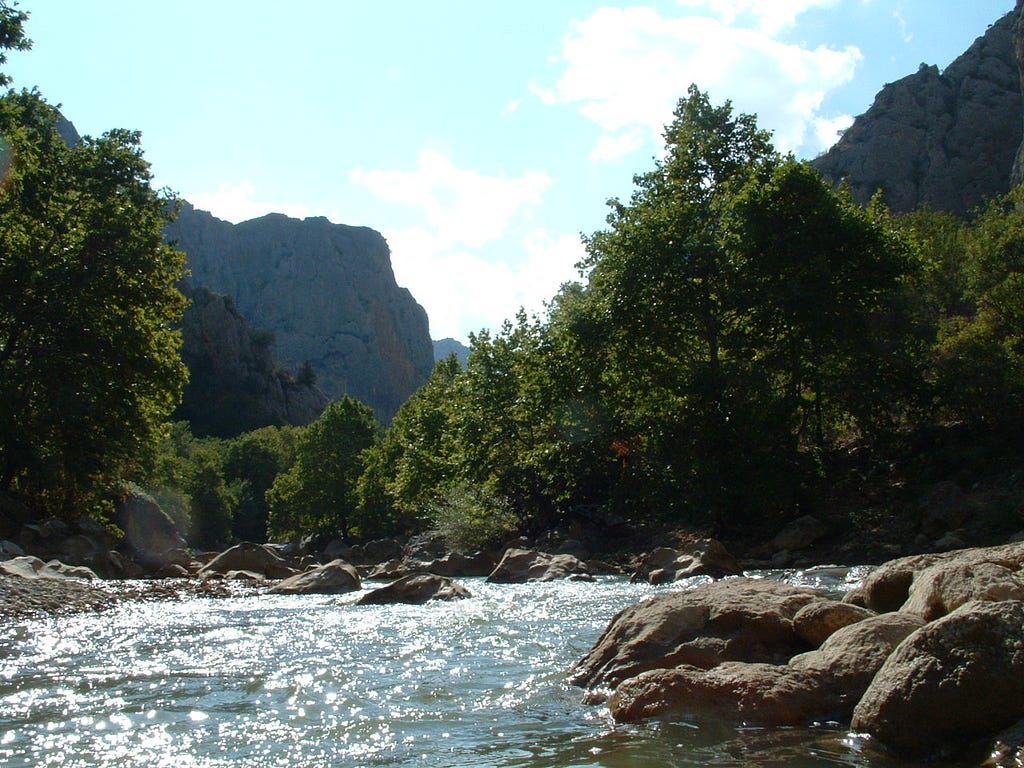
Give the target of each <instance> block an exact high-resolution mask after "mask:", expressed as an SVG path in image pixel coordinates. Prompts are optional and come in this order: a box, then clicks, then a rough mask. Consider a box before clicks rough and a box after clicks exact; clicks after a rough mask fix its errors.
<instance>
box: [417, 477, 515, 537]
mask: <svg viewBox="0 0 1024 768" xmlns="http://www.w3.org/2000/svg"><path fill="white" fill-rule="evenodd" d="M429 514H430V517H431V518H432V520H433V521H434V529H435V530H437V531H438V532H439V533H440V534H441V535H442V536H443V537H444V540H445V543H446V544H447V545H448V547H449V548H451V549H452V550H453V551H457V552H468V551H472V550H477V549H487V548H489V547H493V546H496V545H500V544H501V543H502V541H503V540H506V539H508V538H509V537H510V536H511V535H512V533H513V532H514V531H516V530H517V527H518V523H519V521H518V518H517V517H516V515H515V513H514V512H513V511H512V507H511V505H510V504H509V502H508V500H507V499H504V498H501V497H499V496H498V495H497V494H495V493H494V492H492V491H489V490H488V489H486V488H483V487H481V486H472V485H469V484H468V483H465V482H460V483H457V484H455V485H451V486H449V487H448V488H446V489H445V491H444V492H443V493H442V494H440V495H439V496H438V497H437V499H436V500H435V501H434V502H433V503H432V504H431V505H430V509H429Z"/></svg>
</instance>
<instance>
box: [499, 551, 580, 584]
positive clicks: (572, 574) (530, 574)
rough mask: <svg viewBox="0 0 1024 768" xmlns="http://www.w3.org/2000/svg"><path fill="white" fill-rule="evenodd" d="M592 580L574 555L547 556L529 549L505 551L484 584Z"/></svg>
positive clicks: (544, 553)
mask: <svg viewBox="0 0 1024 768" xmlns="http://www.w3.org/2000/svg"><path fill="white" fill-rule="evenodd" d="M569 578H592V577H590V572H589V571H588V570H587V564H586V563H584V562H583V561H582V560H580V559H579V558H577V557H575V556H573V555H549V554H547V553H546V552H537V551H536V550H532V549H515V548H512V549H507V550H505V554H504V555H502V558H501V560H500V562H499V563H498V564H497V565H496V566H495V567H494V570H493V571H491V573H490V575H489V576H488V577H487V580H488V581H490V582H493V583H495V584H522V583H524V582H527V581H555V580H556V579H569Z"/></svg>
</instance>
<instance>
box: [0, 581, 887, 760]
mask: <svg viewBox="0 0 1024 768" xmlns="http://www.w3.org/2000/svg"><path fill="white" fill-rule="evenodd" d="M464 583H465V584H466V585H467V586H468V587H469V589H470V590H471V591H472V592H473V595H474V597H473V598H471V599H468V600H461V601H456V602H451V603H430V604H428V605H425V606H365V607H362V606H355V605H353V604H352V603H353V601H354V600H355V599H356V598H357V597H358V593H353V594H350V595H341V596H336V597H334V596H331V597H328V596H312V597H297V596H284V595H282V596H274V595H258V594H255V593H252V594H248V595H240V596H238V597H233V598H219V599H211V598H204V599H191V600H187V601H183V602H167V603H147V604H134V605H123V606H121V607H119V608H117V609H115V610H112V611H110V612H107V613H103V614H89V615H78V616H73V617H68V618H60V619H43V620H38V621H31V622H23V623H20V624H15V625H10V626H5V627H3V628H0V765H4V766H33V768H36V767H39V766H61V767H62V768H78V767H79V766H133V767H134V766H142V765H145V766H173V767H174V768H191V767H192V766H204V767H210V768H212V767H214V766H233V767H234V766H287V768H301V767H306V766H309V767H312V766H318V767H319V766H332V767H343V766H459V767H460V768H461V767H464V766H523V767H526V766H530V767H533V768H537V767H541V766H549V767H551V768H555V767H558V768H568V767H570V766H607V767H608V768H613V767H615V768H627V767H631V766H643V767H644V768H657V767H659V766H669V767H671V766H680V767H682V766H698V765H713V766H779V767H780V768H781V766H820V765H840V766H863V767H866V766H870V767H871V768H881V767H883V766H884V767H885V768H890V766H893V765H895V764H894V763H889V762H884V761H883V759H882V758H881V757H879V756H878V755H876V754H874V753H871V752H869V751H868V750H867V748H866V745H865V744H864V743H863V742H862V741H860V740H858V739H857V738H855V737H851V736H850V735H848V734H847V733H846V732H845V731H841V730H838V729H834V728H829V727H827V726H822V727H820V728H812V729H783V730H777V731H766V730H760V729H737V728H733V727H729V726H725V725H722V724H709V723H700V724H698V723H687V722H676V723H671V722H666V723H652V724H645V725H642V726H628V727H627V726H616V725H614V724H613V723H612V722H611V720H610V719H609V718H608V715H607V711H606V709H605V708H604V707H588V706H583V705H582V704H580V691H579V690H577V689H575V688H571V687H568V686H567V685H566V683H565V678H566V670H567V668H568V667H569V666H570V665H571V664H572V663H573V662H574V661H575V660H576V659H578V658H579V657H580V656H582V655H583V654H584V653H585V652H586V651H587V650H588V649H589V648H590V646H591V645H592V644H593V642H594V641H595V640H596V639H597V637H598V635H599V634H600V633H601V631H602V630H603V629H604V627H605V626H606V625H607V623H608V621H609V620H610V618H611V617H612V616H613V615H614V614H615V612H616V611H618V610H619V609H621V608H623V607H625V606H627V605H631V604H632V603H634V602H636V601H637V600H638V599H640V598H642V597H644V596H645V595H647V594H650V593H651V592H652V591H654V590H655V589H680V588H683V585H679V584H676V585H670V586H668V587H661V588H653V587H649V586H646V585H636V584H629V583H628V582H626V581H625V580H623V579H617V578H611V577H608V578H603V579H601V580H599V581H598V582H597V583H596V584H588V583H577V582H556V583H550V584H527V585H517V586H510V585H493V584H487V583H485V582H484V581H482V580H475V579H467V580H464Z"/></svg>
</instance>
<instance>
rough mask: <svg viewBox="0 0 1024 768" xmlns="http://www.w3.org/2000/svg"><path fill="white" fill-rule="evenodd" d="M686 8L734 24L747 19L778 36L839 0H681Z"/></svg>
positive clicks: (770, 33) (767, 32)
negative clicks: (800, 18) (805, 14)
mask: <svg viewBox="0 0 1024 768" xmlns="http://www.w3.org/2000/svg"><path fill="white" fill-rule="evenodd" d="M677 2H678V4H679V5H681V6H683V7H684V8H694V9H699V10H701V9H702V10H706V11H708V12H710V13H711V14H712V15H713V16H715V17H717V18H719V19H721V21H722V22H723V23H724V24H728V25H729V26H732V25H733V24H737V23H742V22H743V21H744V20H746V19H748V18H749V19H750V20H752V21H753V23H754V26H755V27H756V28H757V29H759V30H761V31H762V32H764V33H766V34H769V35H774V34H776V33H778V32H780V31H781V30H783V29H785V28H786V27H789V26H792V25H793V22H795V21H796V18H797V16H799V15H800V14H801V13H803V12H804V11H806V10H808V9H810V8H828V7H831V6H834V5H835V4H836V3H837V2H838V0H677Z"/></svg>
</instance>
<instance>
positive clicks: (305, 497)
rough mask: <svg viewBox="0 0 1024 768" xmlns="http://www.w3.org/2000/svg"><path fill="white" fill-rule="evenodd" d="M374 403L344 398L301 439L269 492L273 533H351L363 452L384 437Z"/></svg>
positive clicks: (307, 430)
mask: <svg viewBox="0 0 1024 768" xmlns="http://www.w3.org/2000/svg"><path fill="white" fill-rule="evenodd" d="M378 431H379V427H378V424H377V422H376V420H375V419H374V416H373V411H372V410H371V409H370V408H369V406H367V405H364V404H363V403H361V402H359V401H358V400H355V399H354V398H351V397H349V396H347V395H346V396H345V397H343V398H342V399H341V400H337V401H335V402H333V403H331V404H330V405H329V406H327V409H326V410H325V411H324V413H323V414H322V415H321V416H320V418H319V419H317V420H316V421H315V422H313V423H312V424H310V425H309V426H308V427H307V428H306V429H305V432H304V433H303V434H302V436H301V437H300V438H299V442H298V446H297V452H296V461H295V464H294V466H292V468H291V469H289V470H288V471H287V472H284V473H283V474H280V475H278V477H277V479H276V480H275V481H274V484H273V486H271V488H270V490H269V491H267V496H266V498H267V501H268V503H269V507H270V520H269V528H270V534H271V535H272V536H275V537H288V536H305V535H311V536H314V537H317V538H321V539H323V538H330V537H332V536H342V537H343V538H349V537H350V535H351V534H352V526H353V520H354V517H355V515H356V513H357V510H358V503H359V499H358V494H357V487H356V484H357V482H358V480H359V477H360V475H362V474H363V470H364V466H365V465H364V455H365V452H366V450H367V449H369V448H370V447H372V446H373V445H374V443H376V441H377V440H378V439H379V435H378Z"/></svg>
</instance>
